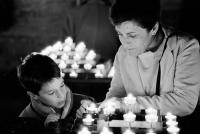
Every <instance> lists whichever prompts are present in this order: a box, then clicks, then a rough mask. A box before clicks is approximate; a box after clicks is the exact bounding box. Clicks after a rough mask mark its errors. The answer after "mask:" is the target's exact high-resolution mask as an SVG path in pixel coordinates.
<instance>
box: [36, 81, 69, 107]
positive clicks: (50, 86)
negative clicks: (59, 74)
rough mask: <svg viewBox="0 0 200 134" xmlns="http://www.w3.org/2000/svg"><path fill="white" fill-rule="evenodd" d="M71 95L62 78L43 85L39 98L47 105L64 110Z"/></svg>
mask: <svg viewBox="0 0 200 134" xmlns="http://www.w3.org/2000/svg"><path fill="white" fill-rule="evenodd" d="M69 93H70V90H69V88H67V87H66V86H65V83H64V81H63V79H62V78H53V79H52V80H51V81H49V82H47V83H44V84H43V85H42V87H41V90H40V91H39V96H38V98H39V100H40V101H41V102H43V103H45V104H46V105H49V106H52V107H55V108H62V107H63V106H64V105H65V100H66V96H67V94H69Z"/></svg>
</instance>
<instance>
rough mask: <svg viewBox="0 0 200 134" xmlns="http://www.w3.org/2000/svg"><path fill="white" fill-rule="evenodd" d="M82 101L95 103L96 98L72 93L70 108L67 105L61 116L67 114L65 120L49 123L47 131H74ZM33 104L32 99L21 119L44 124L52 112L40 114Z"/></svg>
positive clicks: (47, 110)
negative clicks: (56, 129)
mask: <svg viewBox="0 0 200 134" xmlns="http://www.w3.org/2000/svg"><path fill="white" fill-rule="evenodd" d="M81 100H91V101H95V100H94V98H92V97H90V96H86V95H82V94H76V93H72V95H71V103H70V104H69V105H70V106H69V105H65V106H64V108H63V109H65V110H63V111H61V115H62V114H63V113H64V114H65V115H64V118H62V119H61V120H59V121H58V122H53V123H49V124H48V125H47V126H46V128H45V129H46V130H50V129H51V131H52V129H55V128H56V127H60V129H65V131H70V130H71V129H72V127H73V124H74V121H75V119H76V111H77V109H79V107H80V106H81ZM33 103H35V102H34V101H33V100H32V99H31V103H30V104H29V105H28V106H27V107H26V108H25V109H24V110H23V111H22V112H21V114H20V115H19V117H21V118H25V119H27V118H31V119H34V120H37V122H38V123H41V124H44V122H45V119H46V117H47V115H48V114H50V113H51V112H52V111H49V109H43V110H44V111H45V112H46V113H45V112H43V113H41V112H40V113H39V112H38V111H37V110H35V109H34V107H33V106H32V105H35V104H33ZM66 103H67V102H66ZM36 105H37V104H36ZM66 107H67V108H66ZM66 109H67V110H66ZM54 112H55V111H54Z"/></svg>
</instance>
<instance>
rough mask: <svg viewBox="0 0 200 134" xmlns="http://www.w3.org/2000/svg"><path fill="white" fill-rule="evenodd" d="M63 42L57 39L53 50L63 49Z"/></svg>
mask: <svg viewBox="0 0 200 134" xmlns="http://www.w3.org/2000/svg"><path fill="white" fill-rule="evenodd" d="M62 46H63V45H62V42H61V41H57V42H56V43H55V44H54V45H53V46H52V47H53V51H54V52H57V51H60V50H62Z"/></svg>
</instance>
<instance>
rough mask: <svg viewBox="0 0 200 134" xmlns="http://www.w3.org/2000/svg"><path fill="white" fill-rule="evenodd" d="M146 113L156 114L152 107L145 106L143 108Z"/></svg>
mask: <svg viewBox="0 0 200 134" xmlns="http://www.w3.org/2000/svg"><path fill="white" fill-rule="evenodd" d="M145 112H146V114H154V115H157V110H156V109H154V108H147V109H146V110H145Z"/></svg>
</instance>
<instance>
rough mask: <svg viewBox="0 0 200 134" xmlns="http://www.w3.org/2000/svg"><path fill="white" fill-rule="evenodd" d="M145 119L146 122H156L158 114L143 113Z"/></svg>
mask: <svg viewBox="0 0 200 134" xmlns="http://www.w3.org/2000/svg"><path fill="white" fill-rule="evenodd" d="M145 119H146V121H147V122H157V121H158V116H157V115H154V114H147V115H145Z"/></svg>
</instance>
